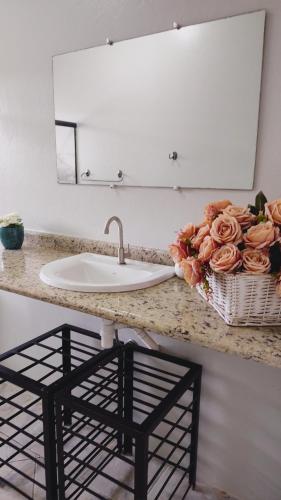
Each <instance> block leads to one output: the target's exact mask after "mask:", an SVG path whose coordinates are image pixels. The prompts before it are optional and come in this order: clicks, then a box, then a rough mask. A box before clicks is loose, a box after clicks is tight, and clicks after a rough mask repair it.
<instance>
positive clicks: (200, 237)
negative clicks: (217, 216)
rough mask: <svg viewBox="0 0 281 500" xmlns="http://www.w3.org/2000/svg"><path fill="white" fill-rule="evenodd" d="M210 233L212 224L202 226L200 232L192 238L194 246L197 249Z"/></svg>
mask: <svg viewBox="0 0 281 500" xmlns="http://www.w3.org/2000/svg"><path fill="white" fill-rule="evenodd" d="M209 234H210V226H209V225H208V224H205V226H201V227H200V229H199V231H198V233H197V234H196V235H195V236H193V238H192V240H191V244H192V246H193V248H195V250H198V249H199V247H200V245H201V243H202V241H203V240H204V238H205V236H208V235H209Z"/></svg>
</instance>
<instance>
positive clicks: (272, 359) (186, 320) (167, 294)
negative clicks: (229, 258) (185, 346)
mask: <svg viewBox="0 0 281 500" xmlns="http://www.w3.org/2000/svg"><path fill="white" fill-rule="evenodd" d="M50 240H51V238H49V241H48V244H46V245H45V243H46V241H45V242H44V238H41V239H40V238H37V239H36V237H35V236H31V237H29V236H28V237H27V238H26V242H25V244H24V247H23V249H22V250H16V251H7V250H6V251H5V250H1V251H0V289H2V290H7V291H10V292H14V293H17V294H20V295H25V296H27V297H32V298H35V299H38V300H42V301H45V302H50V303H52V304H57V305H60V306H63V307H68V308H70V309H75V310H78V311H82V312H85V313H88V314H93V315H95V316H99V317H103V318H107V319H111V320H114V321H117V322H119V323H122V324H124V325H128V326H130V327H132V328H134V327H135V328H140V329H142V330H146V331H152V332H157V333H160V334H163V335H167V336H169V337H174V338H177V339H180V340H183V341H186V342H192V343H194V344H199V345H201V346H204V347H207V348H211V349H214V350H216V351H221V352H225V353H231V354H236V355H238V356H240V357H243V358H246V359H252V360H255V361H259V362H262V363H264V364H267V365H271V366H274V367H278V368H281V327H264V328H248V327H247V328H246V327H242V328H241V327H229V326H227V325H226V324H225V323H224V321H223V320H222V319H221V318H220V317H219V316H218V314H217V313H216V312H215V311H214V310H213V308H212V307H211V306H209V305H208V304H207V303H206V302H205V301H204V300H203V299H202V298H201V297H200V296H199V295H198V294H197V292H196V291H195V290H190V288H189V287H188V286H187V285H186V284H185V283H184V282H183V281H182V280H179V279H178V278H172V279H170V280H168V281H166V282H164V283H161V284H160V285H156V286H154V287H151V288H147V289H145V290H138V291H134V292H122V293H116V294H109V293H80V292H71V291H67V290H60V289H56V288H52V287H49V286H47V285H45V284H44V283H42V282H41V281H40V279H39V271H40V268H41V266H42V265H43V264H46V263H47V262H51V261H52V260H55V259H58V258H62V257H65V256H67V255H71V254H72V253H78V252H79V251H85V247H81V246H80V249H79V250H78V248H77V246H76V243H75V242H74V243H75V245H74V244H73V252H70V251H69V250H70V245H69V246H68V247H67V246H66V247H63V245H62V242H61V241H60V242H59V244H55V245H54V246H53V247H52V245H51V242H50ZM105 245H106V244H105ZM64 248H65V249H64ZM147 252H148V254H149V252H152V254H153V255H154V262H156V261H157V262H160V261H161V259H162V257H161V255H163V256H164V257H165V252H159V255H160V257H159V256H158V259H159V260H157V257H156V256H157V255H158V252H157V251H156V252H155V251H153V250H148V251H147ZM100 253H101V252H100ZM104 253H106V252H105V251H104ZM132 256H133V257H134V258H136V255H135V254H132ZM164 257H163V258H164ZM166 258H167V257H166ZM147 260H149V258H148V259H147ZM162 262H163V261H162Z"/></svg>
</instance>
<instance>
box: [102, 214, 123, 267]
mask: <svg viewBox="0 0 281 500" xmlns="http://www.w3.org/2000/svg"><path fill="white" fill-rule="evenodd" d="M112 222H116V224H117V225H118V229H119V248H118V264H126V262H125V251H124V243H123V226H122V222H121V220H120V219H119V217H116V215H113V216H112V217H110V219H108V221H107V223H106V225H105V228H104V234H109V228H110V225H111V223H112Z"/></svg>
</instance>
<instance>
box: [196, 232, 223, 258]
mask: <svg viewBox="0 0 281 500" xmlns="http://www.w3.org/2000/svg"><path fill="white" fill-rule="evenodd" d="M217 248H218V244H217V242H216V241H215V240H213V238H212V237H211V236H206V237H205V238H204V240H203V241H202V243H201V245H200V248H199V254H198V259H199V260H201V262H204V263H205V262H209V260H210V258H211V257H212V255H213V253H214V251H215V250H216V249H217Z"/></svg>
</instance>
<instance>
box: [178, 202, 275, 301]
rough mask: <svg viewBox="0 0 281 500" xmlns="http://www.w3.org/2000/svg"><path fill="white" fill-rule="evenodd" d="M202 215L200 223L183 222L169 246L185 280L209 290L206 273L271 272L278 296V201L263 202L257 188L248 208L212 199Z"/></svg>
mask: <svg viewBox="0 0 281 500" xmlns="http://www.w3.org/2000/svg"><path fill="white" fill-rule="evenodd" d="M204 215H205V218H204V221H203V222H202V223H201V224H200V225H199V226H195V225H194V224H187V226H186V227H185V228H184V229H182V230H181V231H180V232H179V233H178V234H177V240H176V242H175V243H173V244H172V245H170V247H169V250H170V255H171V257H172V258H173V260H174V262H175V263H179V264H180V267H181V268H182V271H183V275H184V278H185V280H186V282H187V283H188V284H189V285H190V286H195V285H198V284H203V286H204V288H205V289H206V290H208V275H209V274H210V273H211V272H215V273H237V272H244V273H251V274H265V273H272V274H275V275H276V285H277V286H276V290H277V293H278V295H279V296H280V297H281V233H280V228H281V199H278V200H275V201H272V202H270V203H268V202H267V200H266V198H265V196H264V194H263V193H262V192H260V193H258V195H257V196H256V200H255V205H248V206H247V207H240V206H236V205H233V204H232V203H231V201H229V200H221V201H216V202H213V203H209V204H208V205H207V206H206V207H205V210H204Z"/></svg>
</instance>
